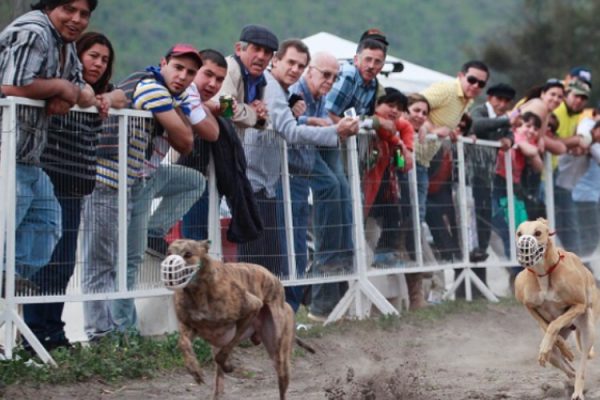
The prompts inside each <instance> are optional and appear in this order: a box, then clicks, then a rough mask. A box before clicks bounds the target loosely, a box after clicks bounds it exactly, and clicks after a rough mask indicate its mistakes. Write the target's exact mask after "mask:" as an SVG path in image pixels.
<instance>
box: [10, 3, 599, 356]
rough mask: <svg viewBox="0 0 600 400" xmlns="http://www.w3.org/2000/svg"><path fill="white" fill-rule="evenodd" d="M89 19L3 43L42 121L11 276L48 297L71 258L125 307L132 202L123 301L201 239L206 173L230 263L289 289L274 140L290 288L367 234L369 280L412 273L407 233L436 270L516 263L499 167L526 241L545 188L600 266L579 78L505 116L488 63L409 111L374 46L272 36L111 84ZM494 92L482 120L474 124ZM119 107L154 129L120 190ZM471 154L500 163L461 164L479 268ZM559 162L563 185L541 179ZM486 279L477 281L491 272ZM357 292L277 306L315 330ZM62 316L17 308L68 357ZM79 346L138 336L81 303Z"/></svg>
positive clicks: (373, 42)
mask: <svg viewBox="0 0 600 400" xmlns="http://www.w3.org/2000/svg"><path fill="white" fill-rule="evenodd" d="M96 6H97V1H96V0H40V1H38V2H37V3H36V4H34V5H33V6H32V11H30V12H28V13H26V14H24V15H23V16H21V17H19V18H17V19H16V20H15V21H13V22H12V23H11V24H10V25H9V26H8V27H7V28H5V29H4V30H3V31H2V32H1V33H0V79H1V85H2V86H1V94H2V96H20V97H27V98H31V99H38V100H44V101H45V102H46V103H45V104H46V106H45V109H44V110H41V109H35V110H34V111H31V110H26V112H25V111H21V112H20V113H19V114H18V119H19V122H18V125H17V126H18V131H17V136H16V137H17V169H16V184H17V206H16V211H17V212H16V237H17V241H16V243H17V248H16V260H15V261H16V271H17V275H18V279H21V280H26V281H30V282H31V284H32V286H33V287H35V288H36V289H37V290H39V293H43V294H64V293H65V291H66V288H67V284H68V282H69V279H71V277H72V275H73V271H74V270H75V264H76V261H75V260H76V250H77V247H78V245H77V244H78V240H79V241H80V242H81V259H82V260H83V261H82V277H81V286H82V290H83V292H84V293H107V292H113V291H115V290H116V288H117V287H118V286H119V278H118V276H117V274H116V271H117V264H118V253H119V251H118V250H119V243H118V235H117V224H116V221H117V219H118V218H117V216H118V209H119V207H118V204H119V196H118V194H119V189H120V188H123V187H124V188H126V190H127V194H128V202H127V248H126V252H127V257H126V258H127V273H126V279H127V282H126V286H127V287H128V288H134V287H135V284H136V277H137V275H138V269H139V267H140V265H141V264H142V263H143V260H144V254H145V252H146V251H147V252H149V253H151V254H154V255H158V257H162V256H163V255H165V253H166V248H167V246H168V242H167V240H166V237H167V233H168V232H169V231H172V230H173V229H174V226H175V227H177V226H180V234H181V235H182V236H183V237H188V238H194V239H204V238H207V236H208V232H207V228H206V227H207V225H208V223H207V221H208V206H207V204H208V196H207V192H208V191H207V190H206V189H205V187H206V172H207V165H208V160H209V155H212V159H213V162H214V163H213V164H214V168H215V172H216V175H217V188H218V191H219V198H220V199H223V203H224V204H226V205H227V208H228V212H229V213H230V217H231V223H230V225H229V227H228V231H227V239H228V240H229V241H230V242H234V243H236V245H237V256H236V259H237V260H239V261H247V262H253V263H257V264H260V265H263V266H264V267H266V268H268V269H269V270H270V271H271V272H273V273H274V274H276V275H278V276H280V277H282V278H284V277H287V276H289V273H290V271H289V269H288V265H289V264H290V260H289V259H288V258H287V257H286V254H288V253H292V251H291V249H289V250H290V251H288V249H287V246H288V243H290V241H287V240H286V238H287V237H289V235H290V232H285V229H284V227H285V226H286V224H285V218H284V215H285V212H284V209H285V207H284V204H283V198H284V197H285V196H284V190H285V189H286V187H284V185H283V184H282V177H281V170H282V162H283V160H284V158H283V157H282V154H281V151H280V143H281V141H282V140H284V141H285V142H287V144H288V145H289V151H288V154H287V160H288V170H289V190H290V196H289V198H290V199H291V210H292V222H293V226H294V229H293V231H292V232H291V243H293V248H294V249H293V254H294V255H295V258H294V260H293V262H294V263H295V265H296V268H295V270H296V276H297V277H303V276H305V275H306V274H307V273H308V272H309V270H310V272H311V273H313V274H315V275H317V276H330V275H331V276H335V275H340V274H345V273H348V272H351V269H352V266H353V265H354V261H353V257H354V254H353V249H354V247H355V246H354V238H353V229H352V228H353V225H354V224H357V223H360V224H363V223H366V222H367V221H369V220H370V221H371V222H372V223H373V224H375V226H377V227H378V232H380V233H379V234H378V235H377V237H376V239H375V240H374V243H373V246H372V247H373V248H372V251H373V252H374V257H373V265H372V266H373V267H376V268H377V267H378V268H382V267H383V268H387V267H389V268H401V267H403V265H405V263H406V262H409V261H411V260H414V259H415V257H416V254H415V248H416V243H415V239H416V240H422V238H415V237H414V235H413V234H412V227H413V226H414V224H416V223H419V224H421V225H422V226H423V227H427V228H428V231H429V232H431V236H432V240H431V244H432V246H433V248H434V250H435V254H436V257H437V261H438V262H460V261H462V260H464V259H465V258H467V259H469V260H470V261H471V262H472V263H481V262H484V261H486V259H487V258H488V256H489V251H490V250H489V247H490V237H491V233H492V232H496V234H497V235H498V236H499V237H500V238H501V239H502V242H503V245H504V253H505V254H504V255H505V256H509V255H510V248H509V243H510V242H509V235H510V232H509V231H508V218H509V215H508V199H507V173H506V168H507V165H506V160H507V159H509V160H510V162H511V166H512V183H513V187H514V204H515V216H514V217H515V220H516V223H517V224H518V223H519V222H520V221H522V220H525V219H528V218H534V217H538V216H545V207H544V201H543V199H544V197H543V193H544V191H543V188H544V185H553V188H554V193H555V202H556V208H557V210H558V212H557V214H556V228H557V229H556V230H557V234H558V238H559V240H560V242H561V243H562V245H563V246H565V247H566V248H567V249H568V250H571V251H575V252H577V253H578V254H580V255H589V254H591V253H593V252H594V251H595V249H596V247H597V243H598V229H597V223H598V220H599V218H598V200H599V198H600V180H599V179H598V176H599V175H600V168H599V163H600V144H599V143H598V141H599V140H600V123H598V122H597V120H598V119H599V118H598V115H597V113H596V110H595V109H592V110H588V109H586V105H587V101H588V99H589V97H590V94H591V87H592V81H591V73H590V71H589V70H588V69H586V68H581V67H578V68H574V69H572V70H571V71H570V73H569V75H568V76H567V77H565V79H560V80H559V79H548V80H545V81H544V82H542V84H541V85H540V86H537V87H535V88H532V90H530V91H529V92H528V93H527V94H525V95H524V97H523V99H522V100H521V101H519V102H517V103H516V104H515V105H514V106H513V101H514V100H515V99H516V98H517V96H516V95H517V93H516V91H515V90H514V89H513V88H512V87H511V86H510V85H509V84H507V83H501V82H498V83H496V84H494V85H489V84H488V83H489V82H490V78H491V76H490V75H491V74H490V71H489V69H488V67H487V66H486V65H485V64H484V63H483V62H481V61H477V60H473V61H468V62H466V63H465V64H464V65H463V66H462V67H461V68H460V70H459V71H458V73H457V76H456V79H454V80H452V81H448V82H439V83H435V84H433V85H431V86H430V87H428V88H426V89H425V90H423V91H422V93H401V92H400V91H398V90H396V89H393V88H385V87H383V86H382V85H381V83H380V82H379V80H378V75H379V74H380V73H381V72H382V69H383V67H384V65H385V60H386V55H387V52H388V47H389V43H388V41H387V38H386V36H385V34H384V33H383V32H381V31H380V30H378V29H369V30H367V31H365V32H364V33H363V34H362V35H361V36H360V39H359V43H358V47H357V50H356V55H355V56H354V58H353V60H347V61H344V62H341V63H340V61H339V60H337V59H336V58H335V57H334V56H333V55H332V54H331V53H328V52H320V53H317V54H311V53H310V51H309V49H308V48H307V46H306V45H305V44H304V43H303V42H302V41H301V40H299V39H293V38H292V39H287V40H283V41H280V40H279V39H278V37H277V36H276V35H275V34H274V33H273V32H272V30H270V29H269V28H267V27H265V26H261V25H247V26H245V27H244V28H243V29H242V31H241V34H240V36H239V40H238V41H237V42H236V43H235V44H234V53H233V54H232V55H230V56H227V57H225V56H224V55H222V54H221V53H219V52H218V51H215V50H212V49H205V50H202V51H198V50H197V49H196V48H195V47H194V46H193V45H190V44H184V43H178V44H175V45H174V46H172V47H171V48H170V49H169V50H168V51H166V53H165V55H164V57H162V58H161V60H157V61H159V63H158V64H157V65H151V66H148V67H146V68H144V69H142V70H140V71H137V72H133V73H132V74H131V75H129V76H128V77H127V78H126V79H124V80H123V81H122V82H120V83H116V84H113V83H112V82H111V77H112V69H113V66H114V63H115V60H116V56H115V52H114V50H113V47H112V45H111V42H110V40H109V39H108V38H107V37H105V36H104V35H103V34H101V33H96V32H87V33H84V31H85V30H86V28H87V25H88V23H89V20H90V18H91V16H92V13H93V11H94V10H95V8H96ZM486 87H487V90H486V92H485V93H486V94H487V100H486V101H485V102H484V103H481V104H479V105H474V102H475V99H477V98H478V97H479V96H480V94H481V93H482V92H483V91H484V89H485V88H486ZM223 96H227V97H228V98H231V99H232V104H231V107H232V110H225V109H224V108H223V107H222V104H221V102H220V99H221V97H223ZM74 105H78V106H80V107H89V106H95V107H96V108H97V111H98V112H97V113H91V114H90V113H81V115H78V113H74V112H70V109H71V107H73V106H74ZM126 107H127V108H133V109H139V110H146V111H149V112H150V113H151V114H152V116H153V118H152V119H145V120H133V119H132V120H131V121H132V122H130V124H129V126H128V128H129V136H128V138H127V140H128V147H127V182H126V183H125V185H122V183H121V182H119V179H118V161H119V158H118V155H119V153H118V140H119V138H118V129H117V127H118V121H117V119H116V118H115V117H111V116H110V115H109V112H108V111H109V108H113V109H115V108H126ZM224 111H231V114H232V115H231V116H225V115H224ZM362 129H364V130H367V131H371V132H374V134H373V135H362V134H361V135H360V136H361V140H359V142H361V143H364V146H359V154H358V156H359V159H360V163H359V164H360V169H361V171H360V172H361V179H362V186H361V187H362V199H361V200H362V206H363V210H364V217H365V221H353V214H352V198H351V195H350V185H349V181H348V175H347V169H346V167H345V165H344V161H345V157H344V152H343V150H344V146H345V143H346V141H347V139H348V138H349V137H350V136H353V135H357V134H358V133H359V131H361V130H362ZM363 136H364V138H366V139H365V140H363ZM460 136H471V137H474V138H477V139H485V140H491V141H496V142H498V143H499V149H498V150H496V149H495V148H491V149H490V148H487V149H481V150H480V149H479V148H477V147H476V146H473V147H475V148H472V149H471V150H469V151H468V152H467V154H466V160H467V162H469V163H471V165H472V166H473V167H474V168H472V170H471V173H470V174H469V176H468V185H469V186H470V187H471V189H472V193H473V198H474V209H475V215H476V223H475V224H476V241H477V243H476V244H472V245H470V247H469V254H468V255H466V254H463V251H462V248H463V247H462V246H461V245H460V240H461V238H459V235H458V224H457V215H456V211H455V209H456V208H455V198H456V190H455V187H456V185H455V183H456V162H457V155H456V148H455V146H454V145H453V143H455V142H456V140H457V139H458V138H459V137H460ZM548 153H550V154H552V155H553V156H552V157H553V165H554V167H555V171H554V179H553V182H549V178H548V177H545V176H543V174H542V171H543V166H544V158H545V157H547V154H548ZM506 154H508V155H509V156H506ZM412 172H414V173H415V174H416V192H415V193H411V189H410V186H411V185H410V183H409V182H410V180H409V174H410V173H412ZM120 184H121V186H120ZM415 202H416V205H417V206H416V208H413V207H412V206H413V205H414V204H415ZM153 205H154V206H153ZM414 209H417V210H418V213H415V212H413V210H414ZM417 214H418V215H417ZM80 232H82V234H81V235H80ZM286 234H287V236H286ZM79 236H81V237H79ZM309 238H312V246H311V248H310V249H309V246H308V243H309ZM423 241H424V242H425V241H426V240H424V239H423ZM405 272H406V277H407V282H408V287H409V298H410V304H411V309H416V308H420V307H424V306H426V305H427V304H428V303H427V298H426V297H425V294H424V292H423V277H424V275H423V274H421V273H410V271H408V270H407V271H405ZM456 272H457V273H458V272H460V271H459V270H457V271H456ZM477 274H478V276H479V278H480V279H482V280H483V281H485V279H486V276H485V269H483V268H482V269H478V270H477ZM512 274H513V276H514V272H513V273H512ZM347 287H348V286H347V284H346V282H345V281H342V282H328V283H325V284H318V285H313V286H312V287H302V286H297V287H288V288H286V300H287V301H288V302H289V303H290V304H291V305H292V307H293V309H294V310H297V309H298V308H299V307H300V305H301V304H302V303H304V304H306V305H307V307H308V310H309V314H308V315H309V318H311V319H313V320H314V321H324V320H325V319H326V318H327V316H328V314H329V313H331V311H332V310H333V308H334V307H335V305H336V304H337V303H338V302H339V300H340V299H341V297H342V296H343V295H344V293H345V292H346V290H347ZM457 294H458V295H463V292H461V288H459V291H458V292H457ZM62 310H63V304H62V303H48V304H31V305H27V306H26V307H25V319H26V322H27V324H28V325H29V326H30V328H31V329H32V330H33V332H34V333H35V335H36V336H37V337H38V338H39V339H40V341H42V343H43V344H44V345H45V346H46V347H47V348H49V349H51V348H54V347H60V346H65V345H67V344H68V340H67V339H66V337H65V334H64V323H63V322H62V320H61V314H62ZM84 326H85V332H86V334H87V336H88V338H89V340H90V341H94V340H98V339H100V338H102V337H104V336H106V335H108V334H111V333H113V332H119V331H126V330H128V329H136V326H137V316H136V309H135V304H134V302H133V299H131V298H128V299H114V300H94V301H87V302H85V305H84Z"/></svg>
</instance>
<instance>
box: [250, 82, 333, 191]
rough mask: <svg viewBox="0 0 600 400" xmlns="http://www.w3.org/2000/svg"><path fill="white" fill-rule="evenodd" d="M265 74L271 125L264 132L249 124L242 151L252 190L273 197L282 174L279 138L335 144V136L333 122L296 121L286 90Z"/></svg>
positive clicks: (307, 142)
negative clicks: (304, 123)
mask: <svg viewBox="0 0 600 400" xmlns="http://www.w3.org/2000/svg"><path fill="white" fill-rule="evenodd" d="M265 77H266V79H267V86H266V87H265V102H266V105H267V110H268V111H269V115H270V116H271V125H270V126H269V129H267V130H265V131H264V132H262V131H259V130H256V129H252V128H248V129H246V130H245V133H244V153H245V155H246V161H247V165H248V166H247V170H246V171H247V175H248V180H249V181H250V184H251V185H252V190H253V191H254V192H255V193H256V192H259V191H261V190H265V191H266V195H267V197H269V198H273V197H275V188H276V186H277V183H278V182H279V177H280V175H281V147H280V146H281V139H284V140H286V141H287V143H288V144H312V145H319V146H328V147H335V146H337V144H338V136H337V130H336V127H335V126H326V127H321V126H308V125H299V124H298V121H296V118H294V115H293V114H292V110H291V109H290V107H289V105H288V97H289V92H288V91H286V90H285V89H284V88H283V87H282V86H281V85H280V84H279V82H278V81H277V80H276V79H275V78H274V77H273V76H272V75H271V73H270V72H266V73H265Z"/></svg>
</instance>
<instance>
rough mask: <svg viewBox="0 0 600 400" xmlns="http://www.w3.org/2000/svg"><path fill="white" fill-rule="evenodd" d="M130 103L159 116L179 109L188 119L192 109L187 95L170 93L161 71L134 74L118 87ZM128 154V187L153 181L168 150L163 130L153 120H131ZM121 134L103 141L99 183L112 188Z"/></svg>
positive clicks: (151, 69)
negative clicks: (138, 182) (141, 182)
mask: <svg viewBox="0 0 600 400" xmlns="http://www.w3.org/2000/svg"><path fill="white" fill-rule="evenodd" d="M118 87H119V89H122V90H123V91H124V92H125V95H126V96H127V98H129V99H130V108H134V109H137V110H146V111H150V112H152V113H160V112H165V111H170V110H173V109H174V108H176V107H180V108H181V110H182V111H183V112H184V114H185V115H187V116H189V114H190V107H189V104H188V98H187V95H186V93H185V92H183V93H181V94H178V95H174V94H171V93H170V92H169V90H168V89H167V87H166V84H165V82H164V80H163V78H162V76H161V75H160V69H159V68H158V67H148V68H147V69H146V70H145V71H141V72H136V73H133V74H131V75H130V76H129V77H128V78H126V79H125V80H124V81H123V82H122V83H120V84H119V85H118ZM128 121H129V125H128V131H129V138H128V150H127V183H128V185H131V184H133V182H134V181H135V180H136V179H138V178H142V177H150V176H152V174H153V173H154V172H155V171H156V169H157V168H158V166H159V164H160V162H161V161H162V159H163V158H164V155H165V154H166V152H167V151H168V150H169V142H168V141H167V138H166V136H165V134H166V132H165V131H164V128H163V127H162V126H161V125H160V124H159V123H158V121H156V120H155V119H154V118H141V117H129V119H128ZM117 152H118V130H116V129H111V130H109V131H105V132H103V134H102V135H101V137H100V145H99V153H98V168H97V175H96V179H97V181H99V182H102V183H104V184H105V185H107V186H109V187H113V188H115V189H116V188H117V187H118V179H117V178H118V170H119V167H118V165H119V164H118V161H119V160H118V156H117Z"/></svg>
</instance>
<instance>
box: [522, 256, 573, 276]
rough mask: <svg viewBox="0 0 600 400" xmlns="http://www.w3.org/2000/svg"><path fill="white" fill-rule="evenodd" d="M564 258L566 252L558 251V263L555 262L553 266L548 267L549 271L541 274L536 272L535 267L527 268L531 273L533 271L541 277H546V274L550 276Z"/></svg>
mask: <svg viewBox="0 0 600 400" xmlns="http://www.w3.org/2000/svg"><path fill="white" fill-rule="evenodd" d="M563 258H565V255H564V254H561V252H560V251H559V252H558V260H557V261H556V263H555V264H554V265H553V266H551V267H550V268H549V269H548V272H546V273H545V274H542V275H539V274H537V273H536V272H535V271H534V270H533V269H531V268H527V271H529V272H531V273H533V274H536V275H537V276H539V277H540V278H542V277H544V276H548V275H550V274H551V273H552V272H553V271H554V270H555V269H556V267H558V264H560V260H562V259H563Z"/></svg>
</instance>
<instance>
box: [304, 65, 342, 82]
mask: <svg viewBox="0 0 600 400" xmlns="http://www.w3.org/2000/svg"><path fill="white" fill-rule="evenodd" d="M311 68H314V69H316V70H317V71H319V72H320V73H321V75H323V78H325V80H330V79H332V80H333V81H337V80H338V78H339V75H338V73H337V71H336V72H331V71H323V70H322V69H320V68H317V67H315V66H314V65H311Z"/></svg>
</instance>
